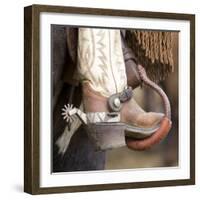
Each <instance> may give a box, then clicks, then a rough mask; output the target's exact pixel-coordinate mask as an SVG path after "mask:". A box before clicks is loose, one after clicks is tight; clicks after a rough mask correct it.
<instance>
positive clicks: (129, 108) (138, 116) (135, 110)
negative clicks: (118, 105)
mask: <svg viewBox="0 0 200 200" xmlns="http://www.w3.org/2000/svg"><path fill="white" fill-rule="evenodd" d="M120 113H121V122H123V123H126V124H130V125H134V126H136V127H141V128H150V127H154V126H156V125H158V124H159V123H160V121H161V119H162V118H163V117H164V115H163V114H162V113H154V112H145V111H144V110H143V109H142V108H141V107H140V106H139V105H138V104H137V103H136V101H135V100H134V98H132V99H131V100H130V101H128V102H126V103H124V104H123V106H122V109H121V111H120Z"/></svg>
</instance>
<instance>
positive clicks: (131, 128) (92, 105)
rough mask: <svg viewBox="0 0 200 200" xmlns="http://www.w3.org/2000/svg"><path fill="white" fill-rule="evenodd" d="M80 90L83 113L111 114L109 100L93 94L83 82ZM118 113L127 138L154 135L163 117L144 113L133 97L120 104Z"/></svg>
mask: <svg viewBox="0 0 200 200" xmlns="http://www.w3.org/2000/svg"><path fill="white" fill-rule="evenodd" d="M82 89H83V107H84V112H85V113H98V112H106V113H109V112H113V110H112V108H111V107H110V106H109V98H106V97H104V96H102V95H101V94H100V93H98V92H95V91H94V90H93V89H92V88H91V87H90V85H89V82H87V81H85V82H83V84H82ZM120 104H121V103H120ZM119 112H120V122H121V123H122V124H124V125H125V131H126V133H127V136H129V137H130V136H131V137H133V138H145V137H147V136H149V135H151V134H152V133H154V132H155V131H156V130H158V128H159V125H160V122H161V120H162V118H163V117H164V114H161V113H154V112H149V113H147V112H145V111H144V110H143V109H142V108H141V107H140V106H139V105H138V104H137V102H136V101H135V100H134V98H133V97H132V98H131V99H129V100H127V101H126V102H124V103H122V105H121V109H120V111H119ZM112 125H114V124H112ZM111 129H112V126H111Z"/></svg>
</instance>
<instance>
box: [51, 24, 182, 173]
mask: <svg viewBox="0 0 200 200" xmlns="http://www.w3.org/2000/svg"><path fill="white" fill-rule="evenodd" d="M178 37H179V32H178V31H159V30H156V31H155V30H146V29H145V30H138V29H114V28H112V29H109V28H93V27H73V26H66V25H56V24H53V25H51V55H52V58H51V59H52V60H51V80H52V92H51V93H52V95H51V97H52V100H51V102H52V103H51V105H52V109H51V110H52V112H51V113H52V116H51V119H52V147H53V148H52V157H53V159H52V171H53V172H76V171H93V170H117V169H137V168H152V167H174V166H178Z"/></svg>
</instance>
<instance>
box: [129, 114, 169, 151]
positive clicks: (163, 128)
mask: <svg viewBox="0 0 200 200" xmlns="http://www.w3.org/2000/svg"><path fill="white" fill-rule="evenodd" d="M170 129H171V121H170V120H169V119H168V118H167V117H164V118H163V119H162V122H161V125H160V128H159V129H158V130H157V131H156V132H155V133H154V134H152V135H151V136H150V137H147V138H145V139H142V140H138V139H135V140H133V139H132V138H128V137H126V144H127V146H128V148H130V149H133V150H140V151H142V150H145V149H148V148H150V147H152V146H153V145H155V144H157V143H159V142H160V141H161V140H162V139H163V138H165V137H166V135H167V134H168V132H169V130H170Z"/></svg>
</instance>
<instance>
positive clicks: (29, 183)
mask: <svg viewBox="0 0 200 200" xmlns="http://www.w3.org/2000/svg"><path fill="white" fill-rule="evenodd" d="M41 12H47V13H48V12H49V13H72V14H73V13H74V14H87V15H91V17H92V16H94V15H106V16H121V17H140V18H153V19H168V20H186V21H189V23H190V177H189V178H188V179H181V180H161V181H149V182H132V183H112V184H100V185H98V184H96V185H80V186H63V187H45V188H44V187H40V129H39V127H40V120H39V119H40V102H39V94H40V79H39V74H40V53H39V45H40V34H39V33H40V13H41ZM24 93H25V94H24V191H25V192H27V193H30V194H47V193H62V192H81V191H95V190H96V191H97V190H112V189H128V188H143V187H161V186H175V185H191V184H195V16H194V15H192V14H176V13H160V12H146V11H145V12H143V11H127V10H111V9H96V8H79V7H63V6H49V5H32V6H28V7H25V9H24Z"/></svg>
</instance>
